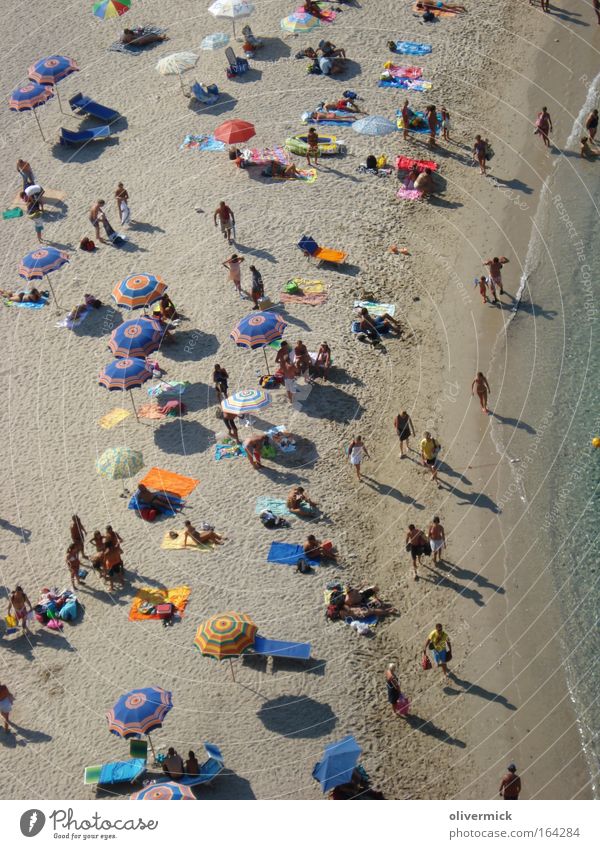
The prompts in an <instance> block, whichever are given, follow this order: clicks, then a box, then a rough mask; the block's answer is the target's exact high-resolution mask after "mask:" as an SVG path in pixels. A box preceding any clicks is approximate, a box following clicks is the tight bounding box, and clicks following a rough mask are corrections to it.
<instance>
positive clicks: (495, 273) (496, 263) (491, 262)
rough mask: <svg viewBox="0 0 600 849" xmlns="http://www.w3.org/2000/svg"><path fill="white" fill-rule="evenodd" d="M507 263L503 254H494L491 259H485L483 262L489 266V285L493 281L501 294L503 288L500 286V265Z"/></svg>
mask: <svg viewBox="0 0 600 849" xmlns="http://www.w3.org/2000/svg"><path fill="white" fill-rule="evenodd" d="M507 263H508V260H507V258H506V257H505V256H501V257H497V256H495V257H494V258H493V259H486V261H485V262H484V263H483V264H484V265H485V266H487V267H488V268H489V270H490V271H489V275H490V276H489V282H490V285H491V284H492V283H493V284H494V286H495V287H496V288H497V289H498V291H499V292H500V294H501V295H503V294H504V288H503V286H502V267H503V266H505V265H506V264H507Z"/></svg>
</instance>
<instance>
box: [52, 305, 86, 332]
mask: <svg viewBox="0 0 600 849" xmlns="http://www.w3.org/2000/svg"><path fill="white" fill-rule="evenodd" d="M92 309H93V307H92V306H89V307H86V308H85V309H84V310H82V311H81V312H80V313H79V315H78V316H77V318H69V316H68V315H66V316H65V317H64V318H61V320H60V321H57V322H56V327H66V328H67V329H68V330H73V328H74V327H79V325H80V324H83V322H84V321H85V320H86V318H87V317H88V315H89V314H90V313H91V311H92Z"/></svg>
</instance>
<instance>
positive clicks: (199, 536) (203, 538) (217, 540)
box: [183, 519, 225, 546]
mask: <svg viewBox="0 0 600 849" xmlns="http://www.w3.org/2000/svg"><path fill="white" fill-rule="evenodd" d="M188 539H191V540H192V542H197V543H200V544H201V545H206V544H207V543H209V542H214V544H215V545H223V540H224V539H225V537H223V536H221V534H218V533H217V532H216V531H215V530H212V531H208V530H207V531H197V530H196V528H195V527H194V526H193V525H192V523H191V522H190V521H189V519H188V521H187V522H186V523H185V530H184V532H183V544H184V546H186V545H187V541H188Z"/></svg>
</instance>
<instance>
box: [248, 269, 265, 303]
mask: <svg viewBox="0 0 600 849" xmlns="http://www.w3.org/2000/svg"><path fill="white" fill-rule="evenodd" d="M250 273H251V274H252V290H251V293H250V294H251V297H252V300H253V301H254V306H253V307H252V309H253V310H258V309H260V306H259V301H261V300H262V298H264V296H265V287H264V284H263V279H262V274H261V273H260V271H259V270H258V269H257V268H256V267H255V266H254V265H251V266H250Z"/></svg>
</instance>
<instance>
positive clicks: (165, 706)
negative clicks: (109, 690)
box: [106, 687, 173, 757]
mask: <svg viewBox="0 0 600 849" xmlns="http://www.w3.org/2000/svg"><path fill="white" fill-rule="evenodd" d="M172 707H173V698H172V694H171V693H170V692H169V691H168V690H163V689H162V687H141V688H140V689H139V690H131V691H130V692H129V693H125V694H124V695H123V696H121V697H120V698H119V699H117V701H116V702H115V705H114V707H112V708H111V709H110V710H109V711H107V713H106V718H107V720H108V730H109V731H110V732H111V734H116V735H117V737H124V738H125V739H127V738H129V737H139V736H140V734H145V735H146V736H147V737H148V742H149V743H150V746H151V748H152V751H153V752H154V746H153V744H152V739H151V737H150V732H151V731H154V730H155V729H156V728H160V727H161V725H162V724H163V720H164V718H165V716H166V715H167V714H168V712H169V711H170V710H171V708H172ZM154 757H156V753H155V752H154Z"/></svg>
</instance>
